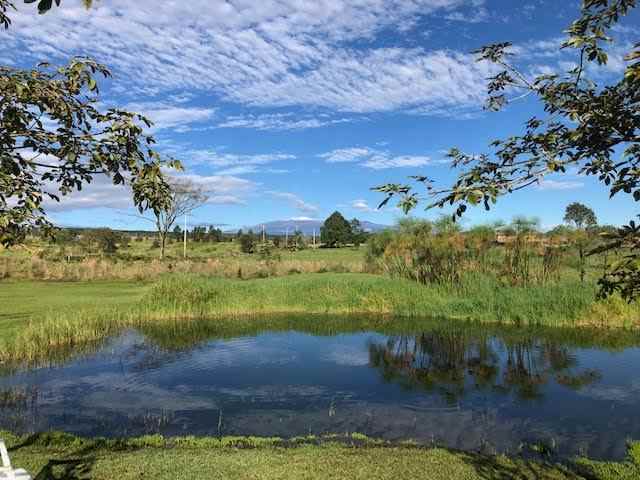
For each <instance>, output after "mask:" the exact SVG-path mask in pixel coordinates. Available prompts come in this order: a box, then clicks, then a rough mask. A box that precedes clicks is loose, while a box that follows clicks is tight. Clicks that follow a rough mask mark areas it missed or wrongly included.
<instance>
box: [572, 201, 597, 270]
mask: <svg viewBox="0 0 640 480" xmlns="http://www.w3.org/2000/svg"><path fill="white" fill-rule="evenodd" d="M564 221H565V223H568V224H570V225H573V226H574V227H575V228H576V232H575V233H574V235H573V238H574V243H575V245H576V247H577V249H578V262H579V263H578V269H579V271H580V281H581V282H584V277H585V275H586V273H587V270H586V266H587V249H588V247H589V236H588V234H587V232H586V231H585V229H586V228H588V227H591V228H593V227H595V226H596V224H597V223H598V221H597V219H596V214H595V213H594V212H593V210H591V209H590V208H589V207H587V206H586V205H583V204H582V203H579V202H574V203H571V204H570V205H568V206H567V209H566V210H565V214H564Z"/></svg>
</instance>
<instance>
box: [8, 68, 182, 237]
mask: <svg viewBox="0 0 640 480" xmlns="http://www.w3.org/2000/svg"><path fill="white" fill-rule="evenodd" d="M109 76H110V73H109V70H108V69H107V68H106V67H104V66H103V65H100V64H98V63H96V62H94V61H93V60H91V59H88V58H74V59H72V60H71V61H70V62H69V64H68V65H67V66H63V67H57V68H56V67H53V66H51V65H48V64H41V65H39V66H38V67H37V68H36V69H33V70H21V69H16V68H10V67H0V242H1V243H2V244H4V245H12V244H14V243H16V242H18V241H19V240H20V238H21V237H22V235H23V234H24V233H25V231H27V230H28V229H29V228H31V227H38V228H41V229H43V230H45V231H51V228H52V225H51V223H50V222H49V220H48V219H47V217H46V214H45V202H46V201H59V200H60V198H61V197H63V196H65V195H68V194H70V193H72V192H73V191H76V190H81V189H82V187H83V186H84V185H85V184H88V183H91V181H92V180H94V179H95V178H96V176H105V177H108V178H109V179H110V180H111V181H112V182H113V183H114V184H116V185H124V184H127V185H129V186H130V188H131V190H132V192H133V201H134V203H135V205H136V206H137V207H138V208H139V209H140V210H141V211H142V210H145V209H152V210H154V211H157V210H161V209H163V208H165V204H166V202H167V198H169V194H170V188H169V185H168V184H167V183H166V180H165V178H164V175H163V173H162V167H164V166H167V167H177V168H179V167H180V165H179V163H178V162H177V161H175V160H169V161H164V160H163V159H162V158H161V157H160V155H159V154H158V153H157V152H156V151H155V150H154V149H153V145H154V143H155V140H154V138H153V137H151V136H148V135H145V133H144V128H145V127H149V126H151V122H150V121H149V120H147V119H146V118H145V117H143V116H141V115H138V114H136V113H131V112H128V111H125V110H120V109H117V108H110V109H107V110H105V111H102V110H99V109H98V107H97V103H96V101H97V98H98V97H97V95H98V92H99V87H98V78H99V77H103V78H105V77H109Z"/></svg>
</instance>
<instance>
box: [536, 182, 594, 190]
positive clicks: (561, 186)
mask: <svg viewBox="0 0 640 480" xmlns="http://www.w3.org/2000/svg"><path fill="white" fill-rule="evenodd" d="M582 187H584V183H582V182H576V181H573V180H547V179H543V180H541V181H540V183H539V184H538V188H539V189H540V190H576V189H578V188H582Z"/></svg>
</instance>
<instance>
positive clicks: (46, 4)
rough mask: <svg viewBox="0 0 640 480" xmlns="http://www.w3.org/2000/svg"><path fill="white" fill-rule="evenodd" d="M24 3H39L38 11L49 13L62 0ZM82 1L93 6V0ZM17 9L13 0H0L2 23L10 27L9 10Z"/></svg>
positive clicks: (39, 0)
mask: <svg viewBox="0 0 640 480" xmlns="http://www.w3.org/2000/svg"><path fill="white" fill-rule="evenodd" d="M23 1H24V3H37V6H38V13H40V14H43V13H47V12H48V11H49V10H51V8H52V7H53V4H54V3H55V4H56V6H57V7H59V6H60V4H61V3H62V0H23ZM82 3H83V4H84V6H85V7H86V8H91V6H92V5H93V0H82ZM11 10H15V5H14V3H13V1H11V0H0V25H2V26H4V28H9V26H10V25H11V18H10V17H9V13H8V12H9V11H11Z"/></svg>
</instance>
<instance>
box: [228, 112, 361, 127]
mask: <svg viewBox="0 0 640 480" xmlns="http://www.w3.org/2000/svg"><path fill="white" fill-rule="evenodd" d="M352 121H353V119H349V118H329V117H327V116H324V117H308V116H301V117H299V116H294V115H293V114H292V113H274V114H263V115H236V116H231V117H228V118H227V119H225V121H224V122H222V123H219V124H218V125H217V127H218V128H252V129H255V130H264V131H287V130H306V129H309V128H321V127H328V126H332V125H338V124H341V123H349V122H352Z"/></svg>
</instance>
